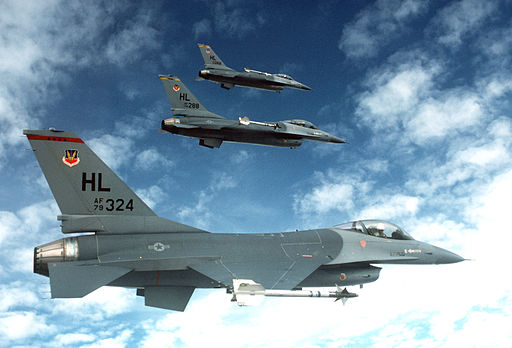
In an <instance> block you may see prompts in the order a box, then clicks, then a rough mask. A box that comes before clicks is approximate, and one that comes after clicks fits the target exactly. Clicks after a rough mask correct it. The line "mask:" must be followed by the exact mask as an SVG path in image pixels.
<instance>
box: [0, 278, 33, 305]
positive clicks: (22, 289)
mask: <svg viewBox="0 0 512 348" xmlns="http://www.w3.org/2000/svg"><path fill="white" fill-rule="evenodd" d="M0 291H1V293H2V297H1V298H0V312H5V311H8V310H11V309H13V308H16V307H36V305H37V303H38V302H39V301H40V299H39V298H38V296H37V295H36V294H35V293H34V292H33V291H32V290H29V289H28V286H27V285H26V284H23V283H22V282H20V281H16V282H12V283H10V284H8V286H7V285H5V284H3V285H0Z"/></svg>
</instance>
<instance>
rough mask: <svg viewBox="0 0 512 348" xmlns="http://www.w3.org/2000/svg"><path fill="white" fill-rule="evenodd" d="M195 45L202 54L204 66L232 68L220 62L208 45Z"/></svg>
mask: <svg viewBox="0 0 512 348" xmlns="http://www.w3.org/2000/svg"><path fill="white" fill-rule="evenodd" d="M197 46H199V49H200V50H201V54H202V55H203V59H204V66H205V68H206V69H222V70H233V69H231V68H229V67H228V66H226V64H224V63H223V62H222V60H221V59H220V58H219V56H218V55H216V54H215V52H214V51H213V49H212V48H211V47H210V46H208V45H203V44H197Z"/></svg>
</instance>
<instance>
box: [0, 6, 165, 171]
mask: <svg viewBox="0 0 512 348" xmlns="http://www.w3.org/2000/svg"><path fill="white" fill-rule="evenodd" d="M126 9H127V7H126V4H122V3H117V4H115V5H114V4H106V3H97V4H85V3H81V2H67V1H55V2H44V3H37V4H35V3H33V4H32V5H31V6H26V4H21V3H19V2H16V1H4V2H2V4H1V5H0V31H1V32H2V33H3V39H2V41H1V43H0V44H1V48H2V49H0V81H1V82H0V121H1V122H2V127H1V129H0V165H1V164H2V162H3V159H4V158H5V156H6V152H7V151H9V150H10V149H12V146H14V145H17V144H19V143H20V142H21V141H22V140H23V138H22V137H20V136H19V135H20V134H21V130H22V129H23V128H30V127H32V128H33V127H38V126H39V124H40V123H39V117H40V114H41V110H42V108H44V107H45V106H46V105H48V103H49V102H50V101H51V99H52V98H56V97H57V95H58V93H57V91H58V88H59V85H60V84H61V83H63V84H65V83H67V80H66V76H67V72H66V71H67V69H68V68H71V67H72V68H73V69H74V70H76V69H81V68H84V67H86V66H90V65H97V64H104V63H111V64H114V65H118V66H123V65H125V64H127V63H129V62H133V61H134V60H136V59H138V58H139V57H140V52H142V51H144V50H151V49H155V48H157V47H159V45H160V44H159V42H158V41H157V38H158V32H157V31H156V30H155V29H154V28H153V27H152V22H153V21H152V16H153V15H154V14H153V13H151V11H147V10H145V9H144V8H141V9H140V10H137V11H136V12H135V16H134V17H132V18H130V17H128V16H125V17H123V16H121V15H122V14H124V13H125V10H126ZM114 18H118V19H119V21H118V22H116V21H115V20H114ZM63 32H65V34H63Z"/></svg>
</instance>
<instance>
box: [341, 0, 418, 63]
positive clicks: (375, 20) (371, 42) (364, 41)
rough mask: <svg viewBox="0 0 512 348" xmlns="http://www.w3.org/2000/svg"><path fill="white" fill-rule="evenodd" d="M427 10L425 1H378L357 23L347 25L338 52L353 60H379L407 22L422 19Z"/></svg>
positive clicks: (403, 29) (363, 12) (365, 11)
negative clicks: (385, 47) (421, 16)
mask: <svg viewBox="0 0 512 348" xmlns="http://www.w3.org/2000/svg"><path fill="white" fill-rule="evenodd" d="M427 7H428V3H427V2H425V1H416V0H407V1H384V0H379V1H376V2H375V3H373V4H371V5H369V6H368V7H367V8H365V9H364V10H363V11H361V12H360V13H359V14H358V15H357V18H356V20H355V21H354V22H352V23H350V24H347V25H345V27H344V28H343V34H342V35H341V38H340V41H339V44H338V48H339V49H340V50H342V51H343V52H345V54H346V55H347V56H348V57H350V58H365V57H372V56H375V55H377V53H378V51H379V50H380V48H381V46H383V45H386V44H388V43H389V42H391V41H392V40H394V39H396V38H397V37H398V36H400V35H401V34H402V33H403V32H404V31H405V30H406V24H407V22H409V21H410V20H411V19H413V18H415V17H417V16H419V15H422V14H423V13H424V12H425V11H426V10H427Z"/></svg>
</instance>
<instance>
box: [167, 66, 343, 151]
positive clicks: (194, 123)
mask: <svg viewBox="0 0 512 348" xmlns="http://www.w3.org/2000/svg"><path fill="white" fill-rule="evenodd" d="M159 77H160V79H161V80H162V83H163V85H164V88H165V91H166V93H167V96H168V97H169V101H170V102H171V106H172V113H173V115H174V116H183V117H172V118H168V119H165V120H163V121H162V130H163V131H167V132H169V133H172V134H178V135H183V136H187V137H192V138H199V145H202V146H206V147H209V148H214V147H220V145H221V144H222V142H223V141H232V142H239V143H249V144H258V145H270V146H279V147H289V148H296V147H298V146H300V145H301V144H302V140H304V139H307V140H315V141H322V142H329V143H340V144H341V143H345V141H344V140H342V139H340V138H338V137H335V136H334V135H331V134H329V133H327V132H324V131H321V130H319V129H317V128H316V127H315V125H314V124H312V123H311V122H309V121H305V120H289V121H279V122H256V121H251V120H249V118H248V117H240V118H239V119H238V121H235V120H229V119H226V118H224V117H222V116H219V115H216V114H214V113H212V112H209V111H208V110H206V108H205V107H204V106H203V105H202V104H201V103H200V102H199V101H198V100H197V98H196V97H195V96H194V95H193V94H192V92H190V91H189V89H188V88H187V87H186V86H185V84H184V83H183V82H181V80H180V79H179V78H177V77H175V76H171V75H160V76H159Z"/></svg>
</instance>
